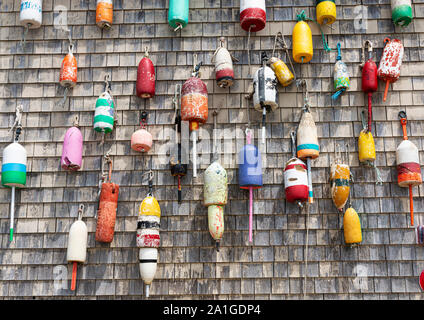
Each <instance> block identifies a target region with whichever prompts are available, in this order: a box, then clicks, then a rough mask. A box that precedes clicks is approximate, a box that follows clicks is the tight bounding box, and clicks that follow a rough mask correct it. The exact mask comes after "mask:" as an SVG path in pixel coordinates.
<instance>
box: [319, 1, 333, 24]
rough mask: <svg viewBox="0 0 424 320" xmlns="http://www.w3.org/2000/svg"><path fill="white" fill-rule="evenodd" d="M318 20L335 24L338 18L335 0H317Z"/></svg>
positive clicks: (320, 22) (322, 22)
mask: <svg viewBox="0 0 424 320" xmlns="http://www.w3.org/2000/svg"><path fill="white" fill-rule="evenodd" d="M316 5H317V7H316V12H317V21H318V23H319V24H333V23H334V21H336V18H337V10H336V2H335V0H316Z"/></svg>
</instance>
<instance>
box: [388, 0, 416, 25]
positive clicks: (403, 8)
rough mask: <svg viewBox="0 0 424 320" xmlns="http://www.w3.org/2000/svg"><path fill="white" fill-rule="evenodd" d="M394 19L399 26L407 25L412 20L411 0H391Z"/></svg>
mask: <svg viewBox="0 0 424 320" xmlns="http://www.w3.org/2000/svg"><path fill="white" fill-rule="evenodd" d="M390 4H391V7H392V20H393V23H394V24H395V25H397V26H401V27H406V26H407V25H409V24H410V23H411V21H412V18H413V15H412V5H411V0H391V1H390Z"/></svg>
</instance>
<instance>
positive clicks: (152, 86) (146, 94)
mask: <svg viewBox="0 0 424 320" xmlns="http://www.w3.org/2000/svg"><path fill="white" fill-rule="evenodd" d="M155 90H156V74H155V67H154V65H153V62H152V60H150V58H149V52H148V49H147V48H146V49H145V52H144V58H143V59H141V60H140V63H139V64H138V69H137V83H136V92H137V96H138V97H140V98H144V99H148V98H152V97H153V96H154V95H155Z"/></svg>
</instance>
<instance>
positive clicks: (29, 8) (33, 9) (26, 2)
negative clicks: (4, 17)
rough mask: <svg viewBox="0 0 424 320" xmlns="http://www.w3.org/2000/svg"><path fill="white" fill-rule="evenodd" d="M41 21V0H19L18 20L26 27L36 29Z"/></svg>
mask: <svg viewBox="0 0 424 320" xmlns="http://www.w3.org/2000/svg"><path fill="white" fill-rule="evenodd" d="M42 21H43V0H21V12H20V14H19V22H20V24H21V25H22V26H23V27H26V28H28V29H37V28H39V27H40V26H41V23H42Z"/></svg>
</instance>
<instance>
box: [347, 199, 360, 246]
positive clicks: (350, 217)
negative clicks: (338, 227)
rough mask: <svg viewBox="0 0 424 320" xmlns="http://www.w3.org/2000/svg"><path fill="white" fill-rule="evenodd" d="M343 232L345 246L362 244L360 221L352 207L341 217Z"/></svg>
mask: <svg viewBox="0 0 424 320" xmlns="http://www.w3.org/2000/svg"><path fill="white" fill-rule="evenodd" d="M343 231H344V238H345V243H346V244H354V243H360V242H362V232H361V221H360V220H359V216H358V214H357V213H356V211H355V209H353V208H352V207H350V208H349V209H347V210H346V212H345V214H344V216H343Z"/></svg>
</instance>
